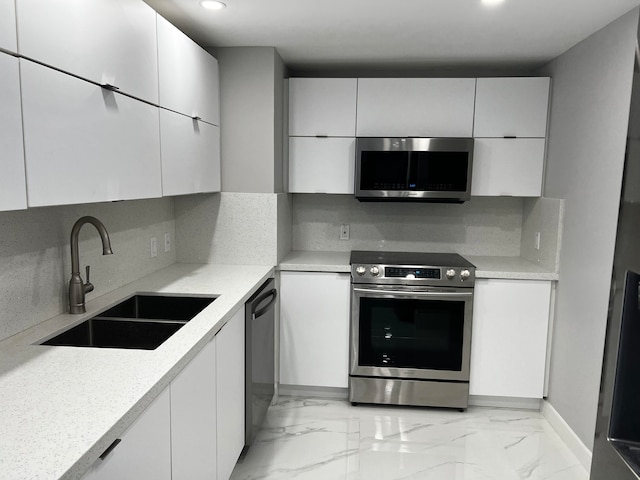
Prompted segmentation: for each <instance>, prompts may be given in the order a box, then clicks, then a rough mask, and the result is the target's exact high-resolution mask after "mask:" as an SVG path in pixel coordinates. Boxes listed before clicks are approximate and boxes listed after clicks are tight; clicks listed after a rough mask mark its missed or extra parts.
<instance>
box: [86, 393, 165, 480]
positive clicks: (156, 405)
mask: <svg viewBox="0 0 640 480" xmlns="http://www.w3.org/2000/svg"><path fill="white" fill-rule="evenodd" d="M169 417H170V399H169V389H168V388H167V389H166V390H164V391H163V392H162V393H161V394H160V395H159V396H158V398H156V399H155V400H154V401H153V403H152V404H151V405H149V406H148V407H147V409H146V410H145V411H144V412H143V413H142V414H141V415H140V416H139V417H138V418H137V419H136V421H135V422H134V423H133V425H131V427H129V429H128V430H127V431H126V432H125V433H124V434H123V435H122V437H121V440H122V441H121V442H120V443H119V444H118V445H116V447H115V448H114V449H113V450H112V451H111V453H109V454H108V455H107V456H106V457H105V459H104V460H100V459H98V460H96V462H95V463H94V464H93V466H92V467H91V468H90V469H89V471H88V472H87V474H86V475H85V476H84V477H83V478H84V480H113V479H116V478H117V479H118V480H140V479H142V478H149V479H151V478H152V479H154V480H171V432H170V426H169Z"/></svg>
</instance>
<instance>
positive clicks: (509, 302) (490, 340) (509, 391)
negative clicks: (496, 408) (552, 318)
mask: <svg viewBox="0 0 640 480" xmlns="http://www.w3.org/2000/svg"><path fill="white" fill-rule="evenodd" d="M550 299H551V282H550V281H542V280H501V279H479V280H476V284H475V291H474V303H473V326H472V336H471V378H470V385H469V390H470V392H469V393H470V394H471V395H483V396H500V397H521V398H542V396H543V388H544V372H545V361H546V351H547V330H548V326H549V302H550Z"/></svg>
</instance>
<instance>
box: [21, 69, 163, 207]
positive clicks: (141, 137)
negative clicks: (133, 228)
mask: <svg viewBox="0 0 640 480" xmlns="http://www.w3.org/2000/svg"><path fill="white" fill-rule="evenodd" d="M20 66H21V76H22V105H23V124H24V144H25V163H26V172H27V192H28V204H29V206H45V205H60V204H74V203H91V202H103V201H111V200H129V199H138V198H153V197H160V196H162V181H161V174H160V133H159V130H160V129H159V114H158V108H157V107H154V106H152V105H149V104H147V103H143V102H139V101H136V100H134V99H132V98H129V97H127V96H124V95H120V94H118V93H115V92H113V91H110V90H107V89H104V88H101V87H99V86H97V85H94V84H92V83H89V82H85V81H83V80H80V79H78V78H75V77H72V76H70V75H67V74H64V73H61V72H58V71H56V70H52V69H50V68H47V67H44V66H42V65H38V64H36V63H33V62H30V61H27V60H21V63H20Z"/></svg>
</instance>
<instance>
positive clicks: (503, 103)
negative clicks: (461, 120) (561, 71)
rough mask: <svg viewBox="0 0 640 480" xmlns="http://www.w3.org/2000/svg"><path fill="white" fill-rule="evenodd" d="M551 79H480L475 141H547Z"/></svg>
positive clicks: (477, 96) (474, 133) (477, 92)
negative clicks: (537, 139) (489, 138)
mask: <svg viewBox="0 0 640 480" xmlns="http://www.w3.org/2000/svg"><path fill="white" fill-rule="evenodd" d="M549 83H550V80H549V78H548V77H529V78H526V77H524V78H479V79H478V83H477V89H476V111H475V121H474V129H473V136H474V137H504V136H515V137H538V138H541V137H545V136H546V135H547V108H548V104H549Z"/></svg>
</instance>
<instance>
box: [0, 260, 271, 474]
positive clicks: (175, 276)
mask: <svg viewBox="0 0 640 480" xmlns="http://www.w3.org/2000/svg"><path fill="white" fill-rule="evenodd" d="M273 271H274V270H273V267H271V266H251V265H220V264H207V265H202V264H181V263H176V264H173V265H171V266H169V267H167V268H164V269H162V270H159V271H157V272H155V273H152V274H150V275H148V276H146V277H143V278H141V279H139V280H136V281H134V282H132V283H130V284H128V285H125V286H123V287H121V288H118V289H116V290H114V291H112V292H109V293H107V294H104V295H102V296H100V297H95V298H93V299H89V301H88V302H87V313H86V314H82V315H70V314H62V315H58V316H56V317H53V318H51V319H49V320H46V321H44V322H42V323H40V324H38V325H36V326H34V327H32V328H30V329H28V330H25V331H24V332H21V333H19V334H16V335H14V336H12V337H9V338H7V339H5V340H3V341H2V342H0V397H2V399H3V400H2V409H0V433H1V434H0V471H2V472H4V473H5V474H6V473H9V476H10V478H12V479H13V480H18V479H54V478H55V479H59V478H60V479H76V478H81V477H82V476H83V475H84V474H85V473H86V471H87V470H88V469H89V467H90V466H91V465H92V464H93V463H94V462H95V460H96V459H97V458H98V457H99V456H100V455H101V454H102V453H103V452H104V451H105V449H106V448H107V447H108V446H109V445H110V444H111V443H112V442H113V441H114V440H115V439H117V438H118V437H119V436H121V435H122V434H123V433H124V432H125V431H126V430H127V428H128V427H129V426H130V425H131V424H132V423H133V421H134V420H135V419H136V418H137V417H138V415H139V414H140V413H142V411H144V409H145V408H147V407H148V406H149V405H150V404H151V403H152V402H153V400H154V399H155V398H156V397H157V396H158V395H159V394H160V393H161V392H162V391H163V390H164V389H165V388H166V387H167V386H168V385H169V384H170V383H171V381H172V380H173V379H174V378H175V377H176V375H177V374H178V373H179V372H180V371H181V370H182V368H183V367H184V366H185V365H186V364H187V363H188V362H189V361H190V360H191V359H193V358H194V357H195V356H196V355H197V354H198V352H199V351H200V350H201V349H202V348H203V347H204V345H206V344H207V342H209V341H210V340H211V339H212V338H213V337H214V336H215V334H216V333H217V332H218V331H219V330H220V329H221V328H222V327H223V326H224V324H225V323H226V322H227V321H228V320H230V319H231V318H232V316H233V315H234V314H235V313H236V312H237V311H238V310H239V309H241V308H244V303H245V302H246V301H247V300H248V299H249V297H250V296H251V295H252V294H253V293H254V292H255V291H256V290H257V289H258V288H259V287H260V286H261V285H262V283H263V282H264V281H266V280H267V279H268V278H269V277H271V276H272V275H273ZM135 293H167V294H176V295H200V296H209V295H210V296H216V300H215V301H214V302H213V303H211V304H210V305H209V306H207V307H206V308H205V309H204V310H202V312H200V313H199V314H198V315H197V316H195V317H194V318H193V319H192V320H190V321H189V322H188V323H187V324H186V325H185V326H183V327H182V328H181V329H180V330H178V331H177V332H176V333H175V334H174V335H172V336H171V337H170V338H169V339H168V340H167V341H165V342H164V343H163V344H162V345H160V346H159V347H158V348H157V349H155V350H129V349H112V348H82V347H54V346H45V345H34V343H35V342H38V341H39V340H42V339H44V338H48V337H51V336H52V335H53V334H55V333H57V332H59V331H61V330H64V329H66V328H67V327H69V326H70V325H74V324H77V323H80V322H82V321H84V320H86V319H88V318H90V317H92V316H94V315H95V314H96V313H98V312H100V311H104V310H106V309H107V308H109V307H110V306H112V305H114V304H116V303H118V302H119V301H120V300H122V299H123V298H127V297H128V296H130V295H132V294H135ZM89 298H90V297H89Z"/></svg>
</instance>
